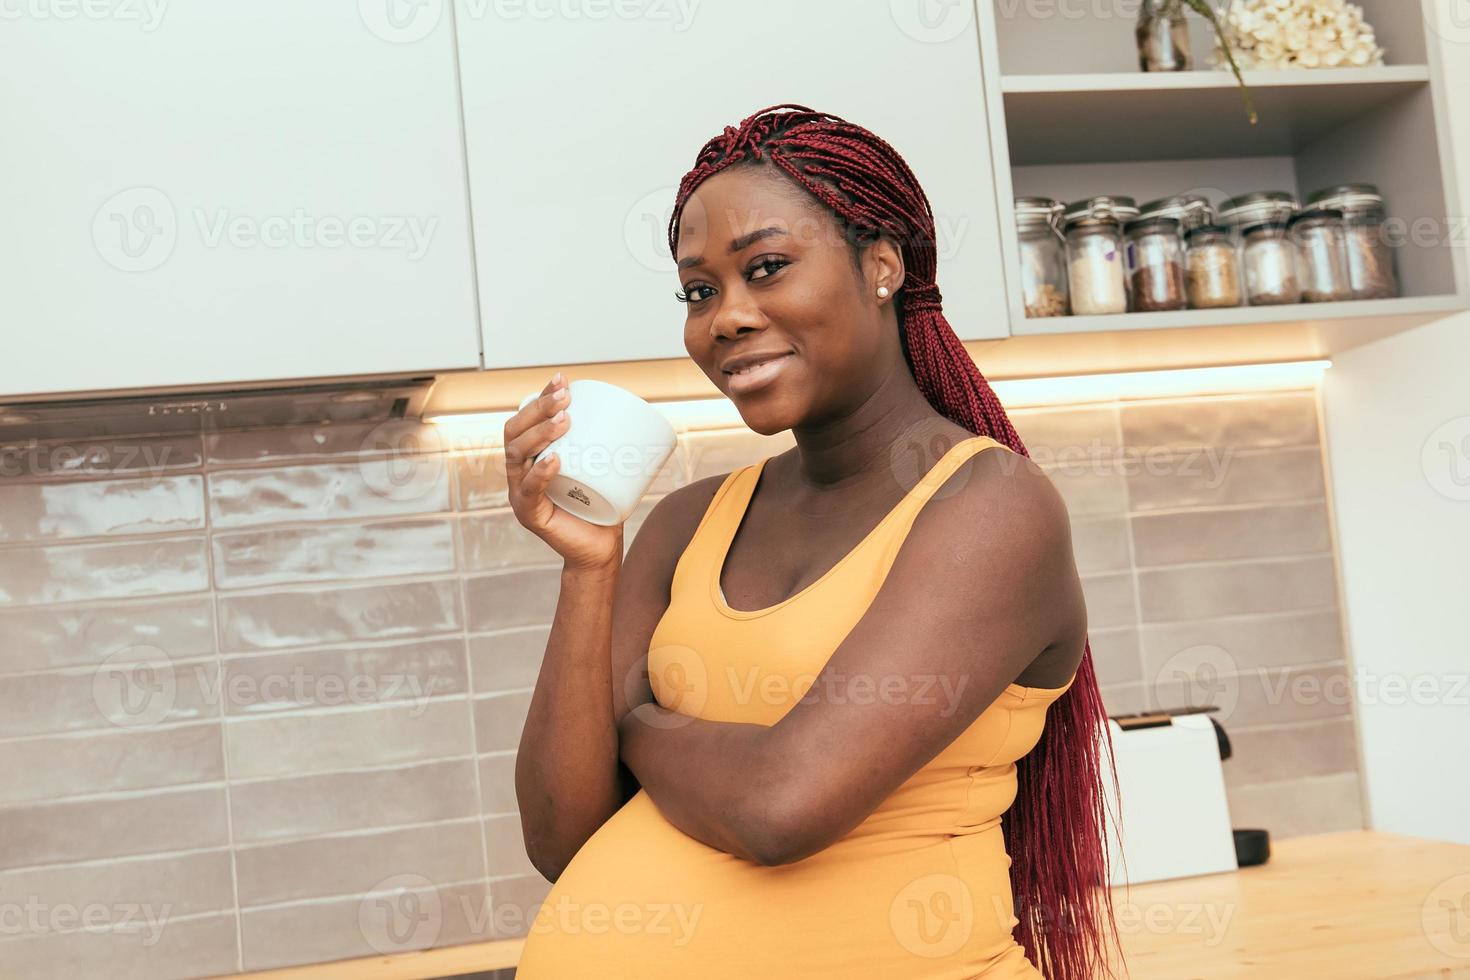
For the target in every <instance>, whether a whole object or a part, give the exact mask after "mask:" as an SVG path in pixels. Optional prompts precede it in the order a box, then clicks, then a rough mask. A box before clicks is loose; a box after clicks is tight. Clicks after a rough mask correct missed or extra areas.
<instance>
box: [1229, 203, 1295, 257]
mask: <svg viewBox="0 0 1470 980" xmlns="http://www.w3.org/2000/svg"><path fill="white" fill-rule="evenodd" d="M1296 212H1297V200H1296V195H1295V194H1291V193H1289V192H1287V191H1257V192H1255V193H1254V194H1242V195H1241V196H1239V197H1232V198H1230V199H1228V200H1226V201H1223V202H1221V204H1220V209H1219V212H1218V214H1219V219H1218V220H1219V223H1220V224H1222V225H1225V226H1226V227H1228V228H1231V229H1233V230H1234V231H1235V232H1236V233H1237V237H1236V240H1235V241H1236V244H1237V245H1238V244H1241V238H1240V236H1239V232H1241V230H1243V229H1245V228H1249V227H1251V226H1253V225H1259V224H1265V223H1268V222H1276V221H1281V222H1286V221H1290V220H1291V216H1292V215H1294V214H1296Z"/></svg>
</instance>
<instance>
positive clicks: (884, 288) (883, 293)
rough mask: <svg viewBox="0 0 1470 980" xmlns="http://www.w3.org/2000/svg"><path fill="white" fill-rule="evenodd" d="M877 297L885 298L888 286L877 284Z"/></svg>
mask: <svg viewBox="0 0 1470 980" xmlns="http://www.w3.org/2000/svg"><path fill="white" fill-rule="evenodd" d="M878 298H879V299H887V298H888V287H887V286H879V287H878Z"/></svg>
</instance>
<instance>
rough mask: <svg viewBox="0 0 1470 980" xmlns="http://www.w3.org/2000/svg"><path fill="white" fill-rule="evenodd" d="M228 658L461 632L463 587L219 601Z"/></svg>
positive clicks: (439, 582)
mask: <svg viewBox="0 0 1470 980" xmlns="http://www.w3.org/2000/svg"><path fill="white" fill-rule="evenodd" d="M219 615H220V648H221V650H222V651H223V652H225V653H231V652H244V651H248V650H279V649H281V648H284V647H295V646H307V645H309V644H314V643H346V642H349V641H352V640H367V639H379V640H391V639H402V638H407V637H413V636H420V635H427V634H432V633H445V632H450V631H458V630H459V629H461V628H462V622H463V620H462V618H461V615H460V603H459V582H458V581H457V580H455V579H436V580H434V581H429V582H399V583H395V584H393V585H359V586H343V587H339V588H320V587H315V588H295V589H280V590H275V591H271V592H262V593H254V594H251V595H234V596H221V597H220V599H219Z"/></svg>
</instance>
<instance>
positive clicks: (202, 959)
mask: <svg viewBox="0 0 1470 980" xmlns="http://www.w3.org/2000/svg"><path fill="white" fill-rule="evenodd" d="M236 949H237V946H236V931H235V916H234V915H233V914H223V915H210V916H203V917H200V918H196V919H186V920H184V921H182V922H177V921H169V922H167V923H166V924H165V928H163V929H161V930H154V929H152V928H149V927H147V926H145V927H144V928H141V929H137V930H123V931H118V932H104V933H94V932H87V931H85V930H82V931H78V932H70V933H64V934H54V935H48V936H41V937H38V938H35V939H22V940H17V941H15V942H13V943H5V944H4V946H3V950H4V954H5V969H6V971H7V972H8V973H10V975H11V976H16V977H25V978H26V980H76V978H78V977H106V978H107V980H159V978H161V977H213V976H220V975H224V974H228V973H234V972H235V964H236V956H237V955H238V954H237V951H236Z"/></svg>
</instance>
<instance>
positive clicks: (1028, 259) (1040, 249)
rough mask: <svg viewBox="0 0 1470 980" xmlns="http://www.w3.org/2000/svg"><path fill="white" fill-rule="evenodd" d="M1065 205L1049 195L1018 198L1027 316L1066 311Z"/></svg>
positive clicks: (1022, 287)
mask: <svg viewBox="0 0 1470 980" xmlns="http://www.w3.org/2000/svg"><path fill="white" fill-rule="evenodd" d="M1061 217H1062V205H1061V203H1060V202H1057V201H1053V200H1052V199H1051V198H1049V197H1018V198H1016V235H1017V237H1018V238H1019V239H1020V243H1021V297H1022V301H1023V302H1024V303H1025V306H1026V315H1027V316H1028V317H1039V316H1066V315H1067V309H1068V307H1067V246H1066V243H1065V242H1064V241H1063V240H1062V235H1061V232H1060V231H1059V230H1058V225H1059V224H1060V221H1061Z"/></svg>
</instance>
